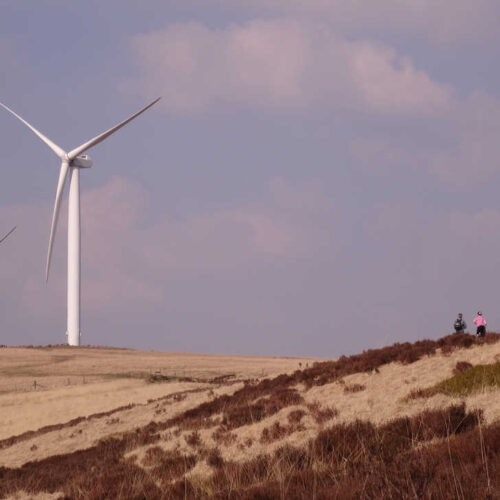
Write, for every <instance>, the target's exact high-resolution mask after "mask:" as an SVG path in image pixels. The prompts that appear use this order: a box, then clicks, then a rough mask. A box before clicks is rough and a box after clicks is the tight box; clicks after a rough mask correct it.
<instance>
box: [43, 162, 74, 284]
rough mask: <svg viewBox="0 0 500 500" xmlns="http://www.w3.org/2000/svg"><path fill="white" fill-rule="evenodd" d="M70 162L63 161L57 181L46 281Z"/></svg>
mask: <svg viewBox="0 0 500 500" xmlns="http://www.w3.org/2000/svg"><path fill="white" fill-rule="evenodd" d="M68 169H69V163H68V162H67V161H63V162H62V163H61V170H59V180H58V181H57V191H56V202H55V203H54V213H53V214H52V225H51V226H50V237H49V249H48V252H47V267H46V268H45V281H46V282H47V281H49V269H50V260H51V258H52V247H53V245H54V236H55V234H56V227H57V219H58V218H59V208H60V206H61V198H62V194H63V190H64V182H65V181H66V176H67V174H68Z"/></svg>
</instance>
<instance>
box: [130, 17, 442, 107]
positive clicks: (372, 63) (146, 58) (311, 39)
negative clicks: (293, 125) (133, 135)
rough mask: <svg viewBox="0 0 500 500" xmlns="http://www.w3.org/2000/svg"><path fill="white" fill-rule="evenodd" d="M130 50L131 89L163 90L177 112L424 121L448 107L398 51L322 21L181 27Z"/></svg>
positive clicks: (145, 37)
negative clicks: (133, 63)
mask: <svg viewBox="0 0 500 500" xmlns="http://www.w3.org/2000/svg"><path fill="white" fill-rule="evenodd" d="M132 45H133V49H134V52H135V55H136V59H137V63H138V66H139V68H140V76H139V78H138V81H137V82H136V83H135V85H137V86H138V88H139V89H141V90H142V91H143V92H144V93H145V94H148V95H149V94H151V93H155V92H156V93H158V92H160V93H161V94H162V95H163V96H164V99H163V100H162V105H163V106H164V107H165V108H166V109H168V110H169V111H171V112H180V113H193V112H194V113H196V112H202V111H206V110H209V109H211V108H213V107H220V106H226V107H229V106H237V107H251V108H255V107H259V108H264V109H266V108H267V109H283V110H309V109H324V108H327V109H334V110H335V109H336V110H349V111H353V110H354V111H362V112H366V111H368V112H375V113H381V114H389V115H391V114H395V115H402V116H406V115H409V116H415V115H416V116H420V115H422V114H424V115H425V114H429V113H430V114H434V113H438V112H441V111H442V110H443V109H445V108H446V107H447V106H448V105H449V104H450V101H451V100H452V89H451V88H450V87H449V86H447V85H445V84H442V83H439V82H436V81H433V80H432V79H431V78H430V77H429V76H428V75H427V74H426V73H425V72H424V71H422V70H419V69H418V68H416V67H415V65H414V63H413V62H412V61H411V59H410V58H408V57H404V56H401V55H399V54H398V53H397V52H396V50H395V49H393V48H391V47H388V46H385V45H381V44H379V43H372V42H369V41H350V40H348V39H346V38H343V37H342V36H340V35H339V34H338V33H337V32H336V31H335V30H332V29H331V28H330V27H328V25H326V24H322V23H318V22H313V23H311V22H301V21H298V20H290V19H277V20H254V21H251V22H248V23H246V24H240V25H236V24H234V25H230V26H228V27H226V28H224V29H210V28H207V27H206V26H204V25H202V24H199V23H186V24H175V25H171V26H167V27H166V28H165V29H164V30H161V31H156V32H152V33H146V34H142V35H139V36H136V37H135V38H134V40H133V43H132Z"/></svg>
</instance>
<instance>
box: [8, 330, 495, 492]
mask: <svg viewBox="0 0 500 500" xmlns="http://www.w3.org/2000/svg"><path fill="white" fill-rule="evenodd" d="M496 340H498V336H495V335H489V336H488V337H487V338H486V342H477V341H476V340H475V339H474V337H472V336H469V335H453V336H449V337H445V338H443V339H440V340H439V341H422V342H419V343H416V344H396V345H394V346H390V347H387V348H384V349H379V350H371V351H366V352H365V353H362V354H360V355H356V356H351V357H348V358H347V357H343V358H340V359H339V360H337V361H329V362H318V363H316V364H315V365H314V366H309V367H306V366H305V364H306V362H305V361H301V363H302V367H301V368H302V369H300V370H299V369H296V368H297V366H296V365H297V364H298V361H297V360H293V361H292V362H290V363H289V364H288V365H287V366H289V369H288V370H286V373H281V374H279V372H276V376H274V377H268V378H265V379H260V380H259V379H258V377H255V376H251V377H248V379H251V380H247V381H246V382H245V383H242V382H239V383H233V381H234V379H235V378H240V379H242V378H244V377H243V376H242V375H243V374H244V370H242V369H241V368H240V369H238V368H235V367H234V366H233V367H232V369H231V370H229V369H228V370H227V371H225V372H222V371H220V372H219V374H217V373H216V370H213V371H211V372H210V373H208V371H207V370H205V372H203V370H202V369H200V366H199V365H197V366H195V367H194V368H193V373H192V374H189V373H188V374H183V377H186V378H189V379H190V380H194V379H197V382H183V383H180V382H179V381H178V378H179V377H177V378H176V380H177V381H172V377H171V375H170V374H168V372H167V370H166V369H165V368H162V369H161V370H162V371H161V372H160V371H159V370H155V372H154V373H160V374H161V376H160V377H156V378H157V380H156V381H160V382H161V383H155V384H147V383H146V382H145V381H144V380H141V379H139V378H138V377H132V376H130V377H128V378H127V377H123V378H118V377H117V378H115V379H114V380H110V378H111V377H109V376H108V380H107V381H103V380H101V381H99V382H98V381H96V382H95V384H96V387H97V386H98V385H99V384H112V383H113V384H114V383H117V382H126V383H129V382H130V381H134V382H135V383H140V384H143V385H142V386H141V387H142V388H143V389H144V391H148V390H150V389H151V390H154V391H156V390H157V391H159V392H158V393H154V395H155V397H148V398H147V399H145V400H144V399H143V400H141V403H137V402H135V403H133V404H132V405H130V406H128V407H126V408H122V409H110V410H109V411H107V412H101V413H100V414H99V415H93V416H87V417H86V418H81V416H80V418H79V419H77V420H75V422H73V423H68V424H65V425H62V426H55V427H54V428H48V429H45V430H41V431H40V432H38V433H37V432H35V433H32V434H29V435H24V436H21V437H19V438H16V439H13V440H8V441H6V440H4V441H3V442H2V441H0V497H2V495H3V496H9V495H13V494H15V493H16V492H20V491H21V490H22V491H25V492H29V493H30V494H33V495H36V494H47V495H52V494H56V492H61V493H62V494H63V495H64V496H66V497H67V498H75V499H86V500H87V499H96V500H97V499H101V498H102V499H104V498H106V499H108V498H110V499H112V498H117V499H118V498H120V499H121V498H123V499H125V498H152V499H156V498H158V499H164V498H220V499H222V498H224V499H225V498H235V499H250V498H253V499H257V498H291V499H293V498H297V499H299V498H300V499H302V498H311V497H312V496H314V497H315V498H342V499H343V498H346V499H349V498H380V495H381V492H384V495H386V496H388V497H392V498H488V495H490V496H491V498H496V497H498V496H500V489H499V488H500V483H499V481H500V480H499V479H497V478H498V477H500V474H498V472H499V471H500V427H499V426H498V425H497V424H496V422H497V421H500V398H498V389H497V388H496V386H493V387H492V388H490V389H489V390H488V391H480V392H479V393H476V392H471V393H467V394H465V395H464V396H463V397H460V398H457V397H455V396H450V395H444V394H437V395H435V396H433V397H432V398H427V399H418V400H411V401H408V402H404V398H405V396H407V395H408V394H409V393H411V392H412V391H415V390H419V389H420V390H421V389H425V388H428V387H432V386H434V385H435V384H437V383H438V382H441V381H443V380H446V379H449V378H450V377H452V376H454V375H453V374H454V373H457V372H458V375H455V376H463V375H466V374H468V373H470V372H471V371H474V368H475V367H476V366H478V365H494V364H495V363H496V362H497V361H498V360H499V359H500V343H496ZM0 351H1V350H0ZM68 352H72V350H71V349H70V350H68ZM148 355H149V353H145V357H144V359H145V360H147V359H148ZM154 355H155V356H157V355H158V353H154ZM37 356H38V354H37ZM61 356H62V354H61ZM149 361H151V360H149ZM65 362H66V361H65V360H62V358H60V360H59V361H58V362H57V363H55V366H56V370H58V369H59V366H60V365H63V364H64V363H65ZM200 362H201V360H200ZM281 363H283V360H277V361H276V365H277V366H279V365H280V364H281ZM286 363H288V360H286ZM286 363H285V364H286ZM294 364H295V366H293V365H294ZM132 365H134V367H135V368H134V370H132V372H134V373H138V372H139V371H140V370H139V369H138V367H140V364H139V363H138V362H137V361H135V362H133V363H132ZM469 365H472V368H471V366H469ZM136 368H137V371H136ZM226 368H227V367H226V366H224V369H226ZM23 369H24V370H27V369H28V368H26V367H24V368H23ZM30 369H33V367H31V368H30ZM9 370H10V372H11V374H12V373H13V372H14V371H15V370H14V368H13V367H12V366H10V367H9ZM47 370H49V369H48V368H47ZM187 371H188V372H189V370H187ZM47 373H48V374H49V375H50V373H49V372H47ZM123 373H125V372H123ZM127 373H128V372H127ZM232 374H236V377H233V376H232ZM248 374H255V367H254V368H251V369H249V371H248ZM229 375H231V376H229ZM216 377H219V378H217V379H216ZM175 384H181V386H180V387H178V389H179V391H177V392H173V391H171V389H172V388H173V387H174V386H175ZM182 384H184V385H182ZM88 385H89V388H90V386H92V385H94V383H93V384H88ZM55 390H60V389H55ZM491 391H496V392H495V393H494V394H493V393H492V392H491ZM50 392H51V391H50V390H46V391H43V392H40V393H38V392H37V394H43V393H45V394H49V393H50ZM158 394H161V396H158ZM143 396H144V397H145V394H143ZM29 404H32V403H31V402H30V403H29ZM47 404H49V403H47ZM49 405H50V404H49ZM1 411H2V410H0V412H1ZM2 443H4V444H3V445H2ZM2 465H3V468H2ZM68 470H71V471H72V473H71V475H68V474H67V471H68Z"/></svg>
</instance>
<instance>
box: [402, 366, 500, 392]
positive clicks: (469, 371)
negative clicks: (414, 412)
mask: <svg viewBox="0 0 500 500" xmlns="http://www.w3.org/2000/svg"><path fill="white" fill-rule="evenodd" d="M457 365H458V363H457ZM461 366H462V371H460V369H459V368H457V369H456V370H455V375H453V376H452V377H450V378H448V379H446V380H443V381H441V382H439V383H437V384H436V385H434V386H432V387H428V388H427V389H419V390H417V391H413V392H411V393H410V394H409V395H408V397H407V399H408V400H409V399H417V398H429V397H431V396H434V395H435V394H445V395H447V396H455V397H465V396H468V395H470V394H473V393H475V392H479V391H481V390H484V389H485V388H486V387H500V362H497V363H493V364H489V365H476V366H466V367H465V369H464V367H463V365H461Z"/></svg>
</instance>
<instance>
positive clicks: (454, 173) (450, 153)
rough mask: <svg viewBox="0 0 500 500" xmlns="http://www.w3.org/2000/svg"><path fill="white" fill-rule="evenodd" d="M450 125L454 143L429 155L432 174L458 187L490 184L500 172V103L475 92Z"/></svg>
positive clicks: (455, 112) (458, 107) (457, 110)
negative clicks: (492, 177) (492, 178)
mask: <svg viewBox="0 0 500 500" xmlns="http://www.w3.org/2000/svg"><path fill="white" fill-rule="evenodd" d="M449 125H450V129H452V130H453V129H454V130H456V133H455V136H454V140H453V142H452V143H451V144H449V145H448V146H444V147H441V148H439V149H438V150H437V151H436V152H433V153H431V154H429V156H428V164H429V169H430V171H431V173H432V174H434V175H435V176H436V177H437V178H439V179H440V180H441V181H443V182H445V183H447V184H451V185H455V186H467V185H472V184H478V183H479V184H482V183H484V182H486V181H487V179H488V178H489V177H491V175H492V174H494V173H496V172H498V171H499V162H498V157H499V155H500V144H499V141H498V130H499V129H500V101H498V100H497V99H495V98H493V97H490V96H487V95H485V94H483V93H474V94H473V95H471V96H470V98H468V99H467V100H466V101H465V102H464V103H462V104H460V106H457V107H456V109H455V110H454V112H453V113H451V114H450V116H449Z"/></svg>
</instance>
